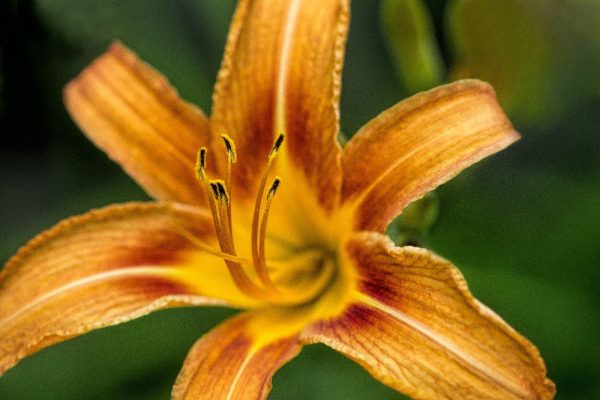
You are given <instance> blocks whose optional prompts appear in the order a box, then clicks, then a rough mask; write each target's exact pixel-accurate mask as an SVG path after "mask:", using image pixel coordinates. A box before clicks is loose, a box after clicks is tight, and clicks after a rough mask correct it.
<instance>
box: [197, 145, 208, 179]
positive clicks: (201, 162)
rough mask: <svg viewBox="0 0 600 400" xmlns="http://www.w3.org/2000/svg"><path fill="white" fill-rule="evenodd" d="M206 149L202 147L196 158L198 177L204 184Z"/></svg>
mask: <svg viewBox="0 0 600 400" xmlns="http://www.w3.org/2000/svg"><path fill="white" fill-rule="evenodd" d="M205 170H206V147H201V148H200V150H198V156H197V157H196V176H197V177H198V179H199V180H200V181H201V182H202V181H204V180H205V179H206V173H205V172H204V171H205Z"/></svg>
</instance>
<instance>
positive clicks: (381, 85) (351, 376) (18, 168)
mask: <svg viewBox="0 0 600 400" xmlns="http://www.w3.org/2000/svg"><path fill="white" fill-rule="evenodd" d="M386 3H392V1H389V2H387V1H386ZM599 3H600V2H597V1H594V0H578V1H558V0H546V1H542V0H532V1H528V2H517V1H516V0H507V1H502V2H496V1H489V0H488V1H467V0H450V1H448V2H446V1H444V0H429V1H427V2H425V3H424V5H423V4H420V3H419V2H416V1H412V0H411V1H408V0H407V1H406V2H405V3H404V4H400V5H398V4H396V5H395V6H389V7H392V8H391V9H393V10H395V12H398V13H400V14H397V15H403V16H404V17H405V18H412V19H411V20H410V21H409V22H408V23H405V24H403V26H402V27H398V26H394V23H393V19H389V20H387V21H386V24H387V25H388V29H387V30H385V32H386V35H387V36H385V35H381V29H380V25H379V22H380V21H379V11H380V7H374V4H375V3H374V2H373V1H372V0H355V1H354V2H353V3H352V8H353V9H352V12H353V19H352V26H351V30H350V38H349V42H348V51H347V57H346V64H345V73H344V81H343V84H344V89H343V95H342V110H341V114H342V128H343V131H344V132H345V133H346V135H347V136H351V134H352V133H353V132H355V131H356V130H357V129H358V128H359V127H360V126H361V125H362V124H364V123H365V122H366V121H368V120H369V119H370V118H372V117H374V116H375V115H377V114H378V113H379V112H381V111H383V110H384V109H385V108H387V107H389V106H390V105H392V104H394V103H395V102H396V101H398V100H399V99H401V98H402V97H405V96H406V95H408V94H409V93H411V92H414V91H415V90H418V89H420V88H423V87H425V86H426V85H427V84H429V85H433V84H435V83H436V82H437V81H438V79H439V78H438V77H437V76H438V74H440V72H439V71H441V74H443V71H444V70H445V66H444V65H443V64H441V63H442V62H443V63H445V65H447V66H450V68H449V70H450V71H451V73H450V76H451V77H452V78H455V77H458V76H475V77H481V78H484V79H487V80H490V81H492V82H493V83H494V84H495V85H496V86H497V90H498V93H499V95H500V98H501V100H502V102H503V103H504V105H505V106H506V107H507V108H508V110H509V112H510V115H511V118H512V119H513V121H514V122H515V124H516V127H517V129H518V130H519V131H520V132H521V134H522V135H523V139H522V140H521V141H520V142H519V143H517V144H516V145H514V146H511V147H510V148H509V149H507V150H506V151H504V152H502V153H501V154H499V155H497V156H494V157H492V158H491V159H490V160H486V161H484V162H482V163H480V164H478V165H477V166H474V167H472V168H470V169H469V170H467V171H466V172H465V173H463V174H461V175H460V176H459V177H458V178H456V179H454V180H452V181H451V182H449V183H448V184H446V185H444V186H443V187H442V188H441V189H440V190H439V191H438V192H437V193H438V197H439V203H440V207H439V217H438V219H437V222H436V223H435V224H434V225H433V227H431V229H429V231H428V233H427V234H424V232H426V231H427V229H428V228H429V226H425V225H429V224H428V223H425V224H420V221H422V220H420V218H416V219H412V218H409V214H407V215H405V216H404V220H403V219H402V218H400V219H399V222H398V224H400V225H399V226H398V227H399V228H400V229H401V231H400V232H406V231H408V230H411V229H413V228H414V227H416V229H417V230H418V231H419V236H420V237H419V240H420V241H422V243H423V244H424V245H425V246H426V247H429V248H432V249H434V250H435V251H436V252H438V253H439V254H441V255H443V256H444V257H446V258H448V259H450V260H452V261H453V262H455V263H456V264H457V265H458V266H459V267H460V268H461V270H462V271H463V273H464V274H465V275H466V278H467V280H468V282H469V284H470V287H471V289H472V291H473V292H474V293H475V294H476V295H477V296H478V297H479V298H480V299H481V300H482V301H483V302H484V303H486V304H487V305H489V306H490V307H491V308H493V309H494V310H496V311H497V312H498V313H499V314H500V315H502V316H503V317H504V318H505V319H506V320H507V321H508V322H509V323H511V324H512V325H513V326H514V327H515V328H516V329H517V330H519V331H521V332H522V333H523V334H525V335H526V336H527V337H528V338H529V339H531V340H532V341H533V342H534V343H536V344H537V345H538V347H539V348H540V351H541V353H542V355H543V356H544V358H545V360H546V363H547V366H548V370H549V376H550V377H551V378H552V379H553V380H554V381H555V382H556V383H557V386H558V395H557V398H558V399H594V398H600V382H599V381H598V379H597V377H598V376H600V343H598V342H599V339H598V334H597V332H599V331H600V321H599V318H598V312H597V310H598V307H599V305H600V293H598V291H597V289H596V285H597V284H598V283H599V277H600V273H599V272H598V265H600V247H599V246H598V239H599V238H600V225H599V224H598V221H600V157H599V154H600V143H599V139H598V129H599V127H600V113H598V110H600V98H599V96H597V95H598V94H599V93H598V92H599V90H600V84H599V83H598V82H599V81H598V75H599V74H600V67H599V66H598V62H599V56H598V55H599V54H600V51H598V50H599V48H598V46H599V43H600V38H598V26H599V25H598V24H597V21H598V20H599V17H598V16H597V15H598V14H597V12H598V11H597V10H598V6H597V5H598V4H599ZM234 6H235V2H234V1H233V0H227V1H225V0H219V1H217V0H214V1H207V0H180V1H178V2H166V1H147V0H129V1H127V2H121V1H117V0H87V1H75V0H37V1H34V0H12V1H11V0H3V1H1V2H0V7H1V9H0V11H1V12H0V22H1V24H0V32H1V33H2V37H1V39H2V40H1V43H2V49H1V50H2V51H1V53H0V54H1V57H0V62H1V66H2V69H1V73H2V75H1V76H0V82H3V84H2V87H1V90H2V97H1V99H0V101H1V104H2V105H3V107H2V108H0V113H1V114H0V129H1V130H0V134H1V138H2V142H3V146H1V147H0V183H1V184H2V190H1V191H0V202H1V203H2V204H3V205H4V207H2V208H0V259H2V260H5V259H7V258H8V257H9V256H10V255H11V254H12V253H14V252H15V251H16V249H17V248H18V246H19V245H21V244H23V243H24V242H25V241H26V240H27V239H28V238H30V237H31V236H33V235H34V234H35V233H37V232H39V231H40V230H42V229H45V228H47V227H49V226H51V225H52V224H53V223H55V222H56V221H58V220H59V219H61V218H64V217H67V216H69V215H72V214H76V213H82V212H85V211H87V210H88V209H90V208H93V207H100V206H103V205H106V204H109V203H112V202H122V201H128V200H144V199H147V197H146V195H145V194H144V193H143V192H142V191H141V189H139V188H138V187H137V186H136V185H135V184H134V183H133V182H132V181H131V180H130V179H129V178H127V177H126V176H125V175H124V174H123V173H122V172H121V171H120V169H119V167H117V166H115V165H114V164H112V163H111V162H110V161H109V160H108V158H107V157H106V156H104V155H103V154H101V152H99V151H97V150H96V149H95V148H94V147H93V145H91V144H90V143H89V142H87V141H86V139H85V138H84V137H83V135H81V133H80V132H79V131H78V129H77V128H76V127H75V125H74V124H73V123H72V122H71V121H70V120H69V118H68V116H67V115H66V112H65V111H64V108H63V106H62V101H61V90H62V87H63V86H64V84H65V83H66V82H67V81H68V80H69V79H71V78H72V77H73V76H75V75H76V74H77V73H78V72H79V71H80V70H81V69H82V68H83V67H84V66H85V65H86V64H87V63H88V62H89V61H90V60H91V59H92V58H93V57H95V56H97V55H98V54H100V53H101V52H102V51H104V49H105V48H106V47H107V46H108V45H109V43H110V42H111V41H113V40H115V39H119V40H122V41H123V42H124V43H125V44H126V45H128V46H129V47H131V48H132V49H133V50H135V51H136V52H138V53H139V54H140V56H141V57H142V58H143V59H145V60H146V61H148V62H149V63H150V64H152V65H153V66H155V67H156V68H157V69H159V70H160V71H162V72H163V73H164V74H165V75H166V76H167V77H168V78H169V79H170V80H171V82H172V83H173V84H174V86H176V87H177V88H178V90H179V91H180V93H181V94H182V97H184V98H185V99H187V100H190V101H193V102H195V103H197V104H199V105H200V106H201V107H202V108H203V109H204V110H205V111H207V112H208V111H209V110H210V96H211V92H212V90H211V89H212V85H213V83H214V79H215V76H216V73H217V71H218V68H219V64H220V57H221V54H222V49H223V46H224V43H225V38H226V34H227V27H228V21H229V18H230V16H231V13H232V11H233V8H234ZM398 7H399V8H398ZM411 7H412V8H411ZM381 8H382V9H385V8H386V5H384V4H381ZM398 10H399V11H398ZM415 10H417V11H415ZM390 12H391V11H390ZM594 18H595V19H594ZM594 21H596V23H594ZM390 29H391V30H390ZM390 34H392V36H394V37H396V35H399V34H402V35H408V36H407V37H408V38H409V39H403V40H402V43H401V45H400V46H399V47H398V48H397V49H396V50H398V52H397V53H396V54H395V55H393V57H391V58H388V57H387V51H386V46H387V45H389V44H390V41H389V40H388V41H385V39H384V38H385V37H388V38H389V37H390ZM437 46H439V49H438V47H437ZM403 54H406V55H407V57H410V60H409V61H408V62H407V63H406V65H405V66H404V67H402V68H401V69H395V68H396V67H397V66H398V59H397V57H402V55H403ZM440 54H441V57H440V56H439V55H440ZM394 57H396V58H394ZM423 63H424V64H425V65H427V64H428V63H429V66H428V67H426V69H429V70H430V72H427V74H425V73H424V72H423V70H421V69H420V67H419V65H423ZM394 64H396V67H395V66H394ZM436 65H437V66H436ZM397 71H400V72H399V73H400V76H398V75H397ZM431 71H433V72H431ZM414 74H417V75H418V74H424V75H423V76H425V78H423V77H417V78H414V80H412V79H411V78H410V76H415V75H414ZM427 81H429V82H430V83H426V82H427ZM407 82H408V83H407ZM594 90H595V91H596V96H595V97H594V96H592V95H591V93H592V92H593V91H594ZM539 122H543V124H540V123H539ZM424 210H425V211H426V212H425V214H423V211H424ZM415 212H416V213H415V214H414V215H416V216H419V215H428V212H429V211H427V207H425V208H424V209H419V208H418V207H417V208H416V211H415ZM415 221H416V223H415ZM402 224H404V225H402ZM396 239H397V240H399V241H400V240H403V239H402V237H400V236H397V237H396ZM231 313H232V311H230V310H224V309H216V308H213V309H192V308H187V309H179V310H167V311H162V312H158V313H156V314H154V315H151V316H148V317H145V318H142V319H140V320H137V321H133V322H130V323H127V324H124V325H122V326H116V327H112V328H107V329H103V330H100V331H97V332H93V333H91V334H88V335H85V336H82V337H81V338H77V339H75V340H72V341H69V342H66V343H64V344H61V345H58V346H55V347H52V348H50V349H47V350H44V351H42V352H40V353H39V354H37V355H34V356H32V357H30V358H28V359H26V360H24V361H23V362H22V363H20V364H19V365H18V366H17V367H16V368H14V369H12V370H10V371H9V372H8V373H7V374H6V375H5V376H4V377H2V378H0V398H1V399H11V400H29V399H36V400H39V399H62V400H70V399H73V400H75V399H81V398H86V399H111V400H113V399H117V400H118V399H167V398H168V397H169V391H170V388H171V385H172V382H173V381H174V379H175V376H176V375H177V372H178V370H179V368H180V366H181V364H182V362H183V359H184V357H185V354H186V352H187V351H188V349H189V348H190V347H191V345H192V344H193V343H194V341H195V340H196V339H197V338H199V337H200V336H201V335H202V334H203V333H204V332H206V331H208V330H209V329H210V328H211V327H213V326H215V325H216V324H217V323H219V322H220V321H222V320H223V319H224V318H226V317H227V316H229V315H231ZM273 387H274V389H273V392H272V395H271V396H270V398H271V399H296V398H297V399H305V398H315V399H319V398H325V399H336V398H343V399H346V400H352V399H365V398H373V399H400V398H402V396H400V395H397V394H395V393H393V392H392V391H391V390H389V389H387V388H385V387H384V386H383V385H381V384H380V383H378V382H376V381H375V380H373V379H372V378H370V376H369V375H368V374H367V373H366V372H365V371H363V370H362V369H361V368H360V367H358V366H357V365H355V364H354V363H352V362H350V361H348V360H346V359H345V358H344V357H343V356H341V355H339V354H337V353H335V352H333V351H331V350H329V349H328V348H326V347H324V346H309V347H308V348H306V349H305V350H304V351H303V352H302V354H301V355H300V356H299V357H298V358H296V359H294V360H293V361H292V362H291V363H289V364H288V365H286V366H285V367H284V368H283V369H282V370H281V371H280V372H279V373H277V375H276V376H275V378H274V386H273Z"/></svg>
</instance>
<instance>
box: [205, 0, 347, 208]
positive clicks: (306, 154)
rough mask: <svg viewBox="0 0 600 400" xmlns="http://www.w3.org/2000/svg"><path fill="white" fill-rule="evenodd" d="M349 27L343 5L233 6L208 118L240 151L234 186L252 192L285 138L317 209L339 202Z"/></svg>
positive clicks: (254, 2) (288, 0) (331, 1)
mask: <svg viewBox="0 0 600 400" xmlns="http://www.w3.org/2000/svg"><path fill="white" fill-rule="evenodd" d="M347 27H348V1H347V0H309V1H299V0H242V1H241V2H240V3H239V5H238V8H237V11H236V13H235V16H234V19H233V23H232V26H231V30H230V33H229V38H228V42H227V47H226V51H225V57H224V60H223V65H222V67H221V71H220V73H219V77H218V83H217V86H216V89H215V96H214V99H213V102H214V108H213V115H212V117H211V129H212V131H213V132H215V133H217V134H221V133H227V134H229V135H231V136H232V137H233V138H234V139H235V141H236V143H237V146H238V149H240V151H239V163H238V164H237V166H236V169H237V172H236V173H237V175H236V181H237V183H238V186H239V187H241V188H250V190H251V192H252V190H253V189H254V188H255V184H256V181H257V179H258V178H259V177H260V176H261V172H262V170H263V168H264V165H265V162H266V159H267V154H268V152H269V149H270V148H271V145H272V144H273V140H274V138H275V135H276V134H279V133H285V134H286V144H284V148H286V149H287V150H286V151H287V152H288V155H289V157H290V161H291V163H293V165H294V166H295V168H296V169H297V170H299V171H300V172H303V174H302V175H300V176H303V179H306V181H307V183H308V184H309V185H310V186H312V187H313V188H315V195H316V196H317V197H318V198H319V199H320V201H321V203H322V204H324V205H326V206H331V205H333V203H334V201H336V200H337V196H338V193H339V187H340V184H341V166H340V148H339V145H338V144H337V139H336V136H337V133H338V131H339V125H338V114H339V110H338V106H339V97H340V83H341V81H340V73H341V68H342V59H343V52H344V44H345V40H346V32H347ZM283 178H284V179H289V178H290V177H288V178H286V177H285V176H284V177H283ZM293 178H295V177H293Z"/></svg>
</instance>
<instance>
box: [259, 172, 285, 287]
mask: <svg viewBox="0 0 600 400" xmlns="http://www.w3.org/2000/svg"><path fill="white" fill-rule="evenodd" d="M280 183H281V178H280V177H276V178H275V179H274V180H273V183H272V184H271V187H270V188H269V191H268V192H267V202H266V204H265V209H264V211H263V217H262V219H261V222H260V233H259V236H258V246H259V247H258V263H257V264H256V265H255V267H256V274H257V275H258V277H259V278H260V280H261V281H262V282H263V284H265V285H266V286H269V287H271V288H272V289H275V285H274V284H273V281H271V279H270V278H269V274H268V272H267V263H266V256H265V242H266V235H267V221H268V219H269V209H270V208H271V202H272V201H273V197H274V196H275V193H276V192H277V189H278V188H279V184H280Z"/></svg>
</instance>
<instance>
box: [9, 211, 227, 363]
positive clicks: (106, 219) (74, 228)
mask: <svg viewBox="0 0 600 400" xmlns="http://www.w3.org/2000/svg"><path fill="white" fill-rule="evenodd" d="M174 225H177V227H176V226H174ZM180 229H186V230H187V232H190V234H191V235H194V236H195V237H196V238H197V240H206V241H209V240H212V237H213V232H212V226H211V225H210V219H209V216H208V215H206V213H204V212H202V211H199V210H195V209H192V208H191V207H190V208H189V209H188V208H185V207H182V206H168V205H156V204H144V203H131V204H126V205H117V206H110V207H107V208H104V209H101V210H95V211H91V212H89V213H87V214H84V215H82V216H78V217H73V218H70V219H67V220H65V221H63V222H61V223H59V224H58V225H56V226H55V227H54V228H51V229H50V230H48V231H46V232H44V233H42V234H40V235H38V236H37V237H36V238H34V239H33V240H32V241H31V242H30V243H29V244H27V245H26V246H25V247H23V248H22V249H21V250H20V251H19V252H18V253H17V254H16V255H15V256H14V257H13V258H12V259H11V260H9V262H8V263H7V265H6V266H5V267H4V268H3V270H2V272H1V273H0V373H2V372H4V371H5V370H6V369H8V368H10V367H11V366H13V365H14V364H15V363H16V362H17V361H18V360H20V359H21V358H23V357H25V356H27V355H29V354H31V353H33V352H35V351H37V350H40V349H42V348H44V347H47V346H49V345H51V344H54V343H56V342H60V341H63V340H66V339H68V338H70V337H72V336H75V335H79V334H82V333H85V332H87V331H89V330H92V329H96V328H100V327H103V326H107V325H113V324H116V323H120V322H125V321H127V320H130V319H132V318H136V317H138V316H141V315H144V314H147V313H149V312H151V311H153V310H156V309H159V308H164V307H167V306H170V305H181V304H215V303H221V304H222V303H223V301H222V300H217V299H209V298H206V297H203V296H202V293H198V290H197V286H196V285H194V282H191V281H189V280H188V279H189V278H188V275H186V274H185V273H183V271H187V270H186V268H189V266H188V265H186V260H187V257H188V255H189V254H190V253H191V252H195V251H196V248H195V246H194V244H193V243H191V242H190V241H189V240H188V239H187V238H185V237H182V236H181V235H180V234H179V230H180ZM199 267H200V266H199Z"/></svg>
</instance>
